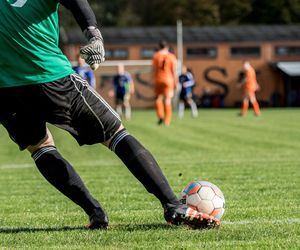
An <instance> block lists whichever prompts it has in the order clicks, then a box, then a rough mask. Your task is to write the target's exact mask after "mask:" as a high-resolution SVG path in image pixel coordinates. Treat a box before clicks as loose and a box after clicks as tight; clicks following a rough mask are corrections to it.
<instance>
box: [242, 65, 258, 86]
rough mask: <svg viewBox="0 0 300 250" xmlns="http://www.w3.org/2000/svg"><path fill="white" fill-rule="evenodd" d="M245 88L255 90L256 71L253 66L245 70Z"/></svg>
mask: <svg viewBox="0 0 300 250" xmlns="http://www.w3.org/2000/svg"><path fill="white" fill-rule="evenodd" d="M244 86H245V90H248V91H256V90H257V81H256V73H255V70H254V68H253V67H250V68H249V69H247V70H246V71H245V85H244Z"/></svg>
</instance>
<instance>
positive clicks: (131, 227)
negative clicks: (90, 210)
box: [0, 223, 177, 234]
mask: <svg viewBox="0 0 300 250" xmlns="http://www.w3.org/2000/svg"><path fill="white" fill-rule="evenodd" d="M176 228H177V227H176V226H171V225H168V224H162V223H160V224H159V223H157V224H112V225H110V226H109V228H108V229H107V230H108V231H111V230H112V231H127V232H132V231H150V230H157V229H166V230H172V229H176ZM75 230H85V231H86V230H88V229H86V228H85V227H83V226H73V227H71V226H63V227H15V228H3V227H0V234H17V233H34V232H59V231H75ZM92 231H97V230H92ZM99 231H105V230H103V229H99Z"/></svg>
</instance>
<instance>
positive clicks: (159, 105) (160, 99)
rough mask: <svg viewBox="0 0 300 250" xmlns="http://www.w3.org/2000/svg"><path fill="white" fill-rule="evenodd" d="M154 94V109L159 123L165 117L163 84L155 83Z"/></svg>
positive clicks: (161, 122)
mask: <svg viewBox="0 0 300 250" xmlns="http://www.w3.org/2000/svg"><path fill="white" fill-rule="evenodd" d="M155 95H156V97H155V110H156V115H157V118H158V121H157V124H158V125H161V124H163V121H164V119H165V107H164V96H163V85H162V84H161V83H156V84H155Z"/></svg>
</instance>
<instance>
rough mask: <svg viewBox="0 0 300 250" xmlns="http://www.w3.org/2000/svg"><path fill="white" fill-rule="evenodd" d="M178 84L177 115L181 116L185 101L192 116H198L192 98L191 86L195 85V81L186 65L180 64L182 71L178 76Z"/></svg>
mask: <svg viewBox="0 0 300 250" xmlns="http://www.w3.org/2000/svg"><path fill="white" fill-rule="evenodd" d="M179 84H180V86H181V89H180V94H179V107H178V116H179V118H183V116H184V109H185V104H186V103H187V104H188V105H189V106H190V108H191V111H192V117H194V118H195V117H197V116H198V110H197V106H196V103H195V102H194V100H193V98H192V97H193V87H194V86H195V81H194V77H193V74H192V73H191V71H189V70H188V69H187V67H186V66H184V65H183V66H182V73H181V75H180V76H179Z"/></svg>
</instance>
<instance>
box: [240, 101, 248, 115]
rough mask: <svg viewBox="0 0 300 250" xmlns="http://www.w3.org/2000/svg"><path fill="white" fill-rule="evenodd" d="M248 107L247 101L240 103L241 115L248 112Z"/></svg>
mask: <svg viewBox="0 0 300 250" xmlns="http://www.w3.org/2000/svg"><path fill="white" fill-rule="evenodd" d="M248 107H249V102H248V101H243V103H242V114H243V115H244V114H246V113H247V111H248Z"/></svg>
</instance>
